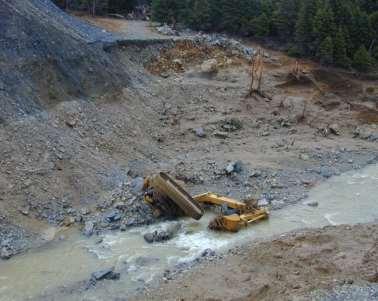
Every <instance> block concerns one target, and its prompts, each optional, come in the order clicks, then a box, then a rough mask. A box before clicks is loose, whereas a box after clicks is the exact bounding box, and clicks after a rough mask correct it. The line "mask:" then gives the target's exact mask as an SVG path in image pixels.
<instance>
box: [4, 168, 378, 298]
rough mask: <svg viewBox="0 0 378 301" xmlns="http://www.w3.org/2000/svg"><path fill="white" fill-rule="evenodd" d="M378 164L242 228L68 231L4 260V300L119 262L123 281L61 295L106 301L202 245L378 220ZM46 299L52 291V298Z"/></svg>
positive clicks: (196, 225) (199, 225) (193, 224)
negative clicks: (150, 236) (162, 232)
mask: <svg viewBox="0 0 378 301" xmlns="http://www.w3.org/2000/svg"><path fill="white" fill-rule="evenodd" d="M377 195H378V165H374V166H369V167H367V168H365V169H363V170H360V171H353V172H349V173H346V174H343V175H341V176H338V177H334V178H332V179H330V180H329V181H327V182H325V183H322V184H321V185H319V186H318V187H316V188H314V189H313V190H312V191H311V192H310V195H309V199H308V201H317V202H318V203H319V205H318V207H309V206H307V205H303V204H299V205H295V206H291V207H287V208H284V209H282V210H278V211H274V212H272V213H271V218H270V219H269V220H267V221H264V222H262V223H260V224H256V225H254V226H251V227H249V228H247V229H245V230H243V231H240V232H239V233H237V234H227V233H214V232H210V231H208V230H207V224H208V222H209V220H210V219H211V218H212V216H211V214H207V215H206V216H205V217H204V218H203V219H202V220H200V221H198V222H197V221H193V220H190V219H184V220H182V221H181V222H182V224H183V226H182V229H181V231H180V232H179V234H178V236H177V237H176V238H174V239H173V240H171V241H169V242H167V243H161V244H154V245H149V244H147V243H145V242H144V239H143V234H144V233H146V232H148V231H152V230H154V229H155V228H157V227H162V228H164V227H166V226H168V225H169V223H163V224H160V225H157V226H156V225H154V226H149V227H141V228H136V229H133V230H130V231H128V232H124V233H113V234H108V235H104V236H103V237H102V242H99V241H98V238H92V239H86V238H83V237H82V236H80V234H79V233H78V232H77V231H76V230H71V231H70V232H67V233H65V234H64V235H65V236H66V239H64V240H63V241H59V242H54V243H51V244H50V245H48V246H46V247H45V248H43V249H39V250H37V251H33V252H30V253H27V254H24V255H21V256H17V257H15V258H13V259H11V260H9V261H5V262H1V263H0V300H1V301H10V300H12V301H18V300H28V299H33V300H39V299H40V298H42V296H43V295H47V296H49V295H50V294H55V293H56V292H58V291H61V290H62V288H63V289H64V288H65V289H66V290H67V289H69V288H71V287H75V285H77V283H78V282H80V281H84V280H87V279H88V278H89V277H90V274H91V273H92V272H94V271H97V270H99V269H101V268H106V267H111V266H115V267H116V270H117V271H119V272H120V273H121V279H120V280H119V281H111V282H109V283H108V284H107V285H105V286H101V285H100V286H99V287H97V288H95V289H89V290H85V291H79V292H77V291H75V293H73V294H71V293H65V294H62V295H61V297H59V300H84V299H85V300H103V299H104V298H110V297H125V296H127V294H130V293H132V292H134V291H135V290H137V289H138V288H142V287H143V286H144V285H145V283H148V282H150V281H151V280H152V279H154V277H155V276H156V275H162V273H163V272H164V271H165V270H166V269H167V268H169V267H170V266H173V265H176V264H178V263H181V262H186V261H191V260H193V259H194V258H195V257H197V256H199V255H200V254H201V253H202V252H203V250H205V249H207V248H211V249H213V250H218V251H221V250H225V249H227V248H230V247H232V246H234V245H236V244H242V243H245V242H248V241H251V240H253V239H257V238H266V237H269V236H272V235H277V234H280V233H284V232H287V231H291V230H294V229H299V228H304V227H321V226H325V225H329V224H332V225H337V224H344V223H348V224H353V223H363V222H370V221H374V220H377V219H378V199H377V197H376V196H377ZM46 299H47V300H51V299H49V297H47V298H46Z"/></svg>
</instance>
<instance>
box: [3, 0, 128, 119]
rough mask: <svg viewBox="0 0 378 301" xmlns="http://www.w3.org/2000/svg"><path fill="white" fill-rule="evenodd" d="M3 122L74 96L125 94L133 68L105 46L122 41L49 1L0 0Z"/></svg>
mask: <svg viewBox="0 0 378 301" xmlns="http://www.w3.org/2000/svg"><path fill="white" fill-rule="evenodd" d="M0 28H1V31H0V105H1V111H0V120H1V121H2V122H9V121H10V120H12V119H14V118H18V117H21V116H26V115H29V114H31V113H36V112H39V111H41V110H43V109H46V108H48V107H51V106H54V105H55V104H57V103H59V102H61V101H63V100H70V99H72V98H74V97H88V96H95V95H103V94H105V93H106V92H108V91H112V92H115V91H119V90H120V88H121V87H122V86H124V85H125V83H127V82H129V81H130V80H129V76H128V74H127V68H126V67H125V66H122V65H120V64H118V63H117V62H115V60H114V59H113V58H112V57H111V56H109V55H108V54H107V53H106V52H105V51H104V46H106V45H109V44H112V43H116V41H117V39H118V37H116V36H114V35H111V34H109V33H107V32H105V31H104V30H101V29H99V28H95V27H91V26H89V25H87V24H86V23H83V22H82V21H80V20H78V19H75V18H74V17H71V16H69V15H67V14H65V13H64V12H62V11H61V10H60V9H59V8H57V7H56V6H55V5H54V4H53V3H52V2H51V1H49V0H27V1H24V0H14V1H7V0H0Z"/></svg>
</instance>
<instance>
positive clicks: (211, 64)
mask: <svg viewBox="0 0 378 301" xmlns="http://www.w3.org/2000/svg"><path fill="white" fill-rule="evenodd" d="M201 71H202V72H203V73H206V74H213V73H217V72H218V62H217V60H216V59H209V60H206V61H204V62H203V63H202V65H201Z"/></svg>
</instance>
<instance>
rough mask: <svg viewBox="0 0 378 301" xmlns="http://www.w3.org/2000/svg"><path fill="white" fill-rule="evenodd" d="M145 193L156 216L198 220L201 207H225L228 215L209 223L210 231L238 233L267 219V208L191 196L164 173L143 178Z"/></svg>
mask: <svg viewBox="0 0 378 301" xmlns="http://www.w3.org/2000/svg"><path fill="white" fill-rule="evenodd" d="M144 191H145V194H144V200H145V201H146V202H147V203H148V204H150V205H151V206H152V207H153V209H154V212H155V214H156V215H158V216H159V215H165V216H168V217H175V216H189V217H192V218H194V219H196V220H199V219H200V218H201V217H202V216H203V214H204V209H203V207H204V205H210V206H214V205H215V206H220V207H222V208H227V210H226V211H227V212H223V213H221V214H220V215H219V216H217V217H216V218H215V219H214V220H213V221H211V222H210V224H209V228H210V229H212V230H216V231H229V232H238V231H239V230H240V229H241V228H243V227H246V226H248V225H249V224H252V223H255V222H257V221H260V220H263V219H266V218H268V217H269V212H268V211H267V209H265V208H260V207H258V206H257V203H256V202H251V201H249V202H240V201H237V200H234V199H231V198H228V197H224V196H219V195H217V194H215V193H211V192H207V193H204V194H200V195H196V196H193V197H192V196H191V195H190V194H189V193H188V192H186V191H185V189H184V188H182V186H180V185H179V184H178V183H177V182H176V181H174V180H173V179H172V178H171V177H169V176H168V175H167V174H166V173H163V172H161V173H159V174H156V175H154V176H151V177H148V178H146V179H145V183H144Z"/></svg>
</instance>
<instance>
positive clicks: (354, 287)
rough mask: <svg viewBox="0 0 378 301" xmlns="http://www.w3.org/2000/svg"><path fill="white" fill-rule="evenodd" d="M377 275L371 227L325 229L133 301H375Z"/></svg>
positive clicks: (377, 249)
mask: <svg viewBox="0 0 378 301" xmlns="http://www.w3.org/2000/svg"><path fill="white" fill-rule="evenodd" d="M377 271H378V226H377V225H376V224H371V225H357V226H353V227H351V226H338V227H326V228H324V229H322V230H310V231H300V232H297V233H293V234H287V235H283V236H282V237H280V238H277V239H274V240H272V241H267V242H261V243H257V244H254V245H251V246H245V247H242V248H238V249H236V250H232V251H231V252H229V254H227V256H224V257H223V259H221V260H213V261H210V262H209V261H207V262H206V263H204V264H202V265H200V266H197V267H194V268H193V269H192V270H190V271H188V272H186V273H184V274H181V275H179V276H178V277H176V278H175V279H174V280H169V281H165V282H162V283H161V284H160V285H159V287H158V288H157V289H155V290H152V291H151V292H148V293H146V294H145V295H143V296H141V297H140V298H135V299H133V300H182V301H184V300H185V301H189V300H206V301H210V300H211V301H218V300H219V301H220V300H222V301H226V300H232V301H247V300H248V301H251V300H254V301H258V300H376V298H377V297H378V285H377V283H378V272H377ZM356 291H357V292H358V293H359V294H356ZM353 294H354V295H353ZM353 296H354V297H353ZM353 298H356V299H353Z"/></svg>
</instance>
